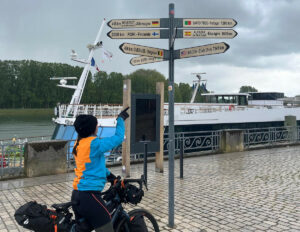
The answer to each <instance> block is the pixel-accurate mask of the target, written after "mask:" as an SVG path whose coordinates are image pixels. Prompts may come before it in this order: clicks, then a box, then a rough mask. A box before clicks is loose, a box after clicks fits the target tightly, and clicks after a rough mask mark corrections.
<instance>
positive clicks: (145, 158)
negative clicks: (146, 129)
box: [144, 143, 148, 184]
mask: <svg viewBox="0 0 300 232" xmlns="http://www.w3.org/2000/svg"><path fill="white" fill-rule="evenodd" d="M144 145H145V146H144V148H145V150H144V178H145V182H146V184H147V158H148V157H147V156H148V151H147V150H148V144H147V143H144Z"/></svg>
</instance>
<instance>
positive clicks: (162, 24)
mask: <svg viewBox="0 0 300 232" xmlns="http://www.w3.org/2000/svg"><path fill="white" fill-rule="evenodd" d="M174 14H175V12H174V4H173V3H171V4H169V18H160V19H113V20H111V21H109V22H108V26H109V27H111V28H113V29H125V28H166V29H151V30H111V31H110V32H108V33H107V35H108V36H109V37H110V38H112V39H169V49H168V50H166V49H160V48H152V47H146V46H141V45H137V44H129V43H123V44H121V46H120V49H121V50H122V52H124V53H126V54H134V55H140V56H139V57H134V58H132V59H131V60H130V63H131V64H132V65H141V64H148V63H154V62H160V61H164V60H168V61H169V86H168V91H169V107H168V111H169V112H168V115H169V126H168V138H169V226H170V227H172V228H173V227H174V153H175V135H174V60H175V59H183V58H189V57H196V56H206V55H214V54H220V53H224V52H226V51H227V50H228V49H229V45H228V44H226V43H224V42H223V43H215V44H208V45H203V46H198V47H191V48H184V49H179V50H174V42H175V39H176V38H184V39H186V38H194V39H205V38H207V39H221V38H222V39H232V38H234V37H235V36H236V35H237V32H236V31H234V30H231V29H228V28H232V27H234V26H235V25H236V24H237V22H236V21H235V20H234V19H206V18H174ZM177 28H183V29H177ZM189 28H192V29H189ZM194 28H195V29H194ZM207 28H210V29H207ZM211 28H225V29H211Z"/></svg>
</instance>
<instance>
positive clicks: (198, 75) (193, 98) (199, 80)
mask: <svg viewBox="0 0 300 232" xmlns="http://www.w3.org/2000/svg"><path fill="white" fill-rule="evenodd" d="M192 74H193V75H196V77H197V78H198V80H197V83H196V87H195V89H194V92H193V96H192V99H191V101H190V103H194V101H195V97H196V94H197V91H198V88H199V86H200V82H201V75H202V74H206V73H192Z"/></svg>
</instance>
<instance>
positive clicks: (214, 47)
mask: <svg viewBox="0 0 300 232" xmlns="http://www.w3.org/2000/svg"><path fill="white" fill-rule="evenodd" d="M227 49H229V45H228V44H227V43H216V44H209V45H204V46H199V47H192V48H184V49H179V50H176V51H175V58H176V59H182V58H189V57H195V56H206V55H213V54H219V53H224V52H226V50H227Z"/></svg>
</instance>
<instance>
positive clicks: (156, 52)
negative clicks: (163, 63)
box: [120, 43, 166, 58]
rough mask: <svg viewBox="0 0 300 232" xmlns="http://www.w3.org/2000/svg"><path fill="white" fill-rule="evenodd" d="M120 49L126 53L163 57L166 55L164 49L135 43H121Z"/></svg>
mask: <svg viewBox="0 0 300 232" xmlns="http://www.w3.org/2000/svg"><path fill="white" fill-rule="evenodd" d="M120 49H121V51H122V52H124V53H126V54H133V55H141V56H152V57H158V58H164V57H165V56H166V54H165V50H164V49H159V48H152V47H146V46H141V45H137V44H130V43H123V44H121V45H120Z"/></svg>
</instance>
